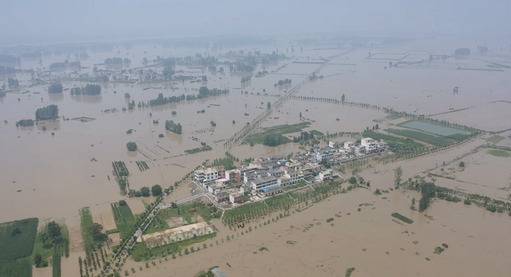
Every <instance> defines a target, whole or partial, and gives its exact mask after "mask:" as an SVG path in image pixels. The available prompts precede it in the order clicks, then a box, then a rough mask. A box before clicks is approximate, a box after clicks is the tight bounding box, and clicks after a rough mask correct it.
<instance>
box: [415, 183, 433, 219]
mask: <svg viewBox="0 0 511 277" xmlns="http://www.w3.org/2000/svg"><path fill="white" fill-rule="evenodd" d="M420 189H421V195H422V197H421V199H420V200H419V212H422V211H424V210H426V209H427V208H428V207H429V204H430V202H431V199H432V198H433V197H435V192H436V186H435V184H433V183H424V184H422V185H421V187H420Z"/></svg>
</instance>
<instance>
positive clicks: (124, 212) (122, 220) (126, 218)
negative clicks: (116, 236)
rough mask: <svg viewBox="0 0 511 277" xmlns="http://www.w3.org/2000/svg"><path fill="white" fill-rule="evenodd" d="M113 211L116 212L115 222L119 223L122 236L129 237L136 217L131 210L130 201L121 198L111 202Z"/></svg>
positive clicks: (118, 227)
mask: <svg viewBox="0 0 511 277" xmlns="http://www.w3.org/2000/svg"><path fill="white" fill-rule="evenodd" d="M111 206H112V211H113V213H114V220H115V224H116V225H117V230H119V233H120V234H121V238H123V239H126V238H128V237H129V236H130V235H131V233H132V231H133V228H134V226H135V223H136V218H135V216H134V215H133V213H132V212H131V209H130V207H129V206H128V203H126V202H125V201H123V200H121V201H119V202H116V203H113V204H111Z"/></svg>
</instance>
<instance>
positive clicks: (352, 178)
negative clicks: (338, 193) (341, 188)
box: [348, 176, 357, 185]
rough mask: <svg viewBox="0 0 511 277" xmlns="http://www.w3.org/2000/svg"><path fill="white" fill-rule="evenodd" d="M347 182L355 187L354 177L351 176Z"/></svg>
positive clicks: (355, 179)
mask: <svg viewBox="0 0 511 277" xmlns="http://www.w3.org/2000/svg"><path fill="white" fill-rule="evenodd" d="M348 182H349V183H350V184H352V185H355V184H356V183H357V178H356V177H355V176H351V177H350V179H349V180H348Z"/></svg>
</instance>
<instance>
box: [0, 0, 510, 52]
mask: <svg viewBox="0 0 511 277" xmlns="http://www.w3.org/2000/svg"><path fill="white" fill-rule="evenodd" d="M0 3H1V5H0V26H1V31H0V43H1V44H13V43H20V42H51V41H78V40H95V39H118V38H130V37H153V36H167V37H183V36H202V35H231V34H238V35H252V34H255V35H266V34H283V33H312V32H325V33H339V34H343V33H345V34H361V35H379V36H385V35H422V34H430V33H442V34H445V33H448V34H462V35H474V36H479V35H481V34H484V35H510V34H511V0H486V1H484V0H373V1H368V0H337V1H334V0H314V1H313V0H310V1H303V0H252V1H245V0H180V1H177V0H167V1H164V0H0Z"/></svg>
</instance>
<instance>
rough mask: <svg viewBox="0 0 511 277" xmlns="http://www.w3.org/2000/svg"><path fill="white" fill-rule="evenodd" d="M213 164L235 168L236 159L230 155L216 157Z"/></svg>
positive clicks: (225, 167) (228, 168)
mask: <svg viewBox="0 0 511 277" xmlns="http://www.w3.org/2000/svg"><path fill="white" fill-rule="evenodd" d="M213 166H223V167H224V169H225V170H231V169H235V168H236V166H235V165H234V160H233V159H232V158H230V157H225V158H221V159H215V160H214V161H213Z"/></svg>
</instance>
